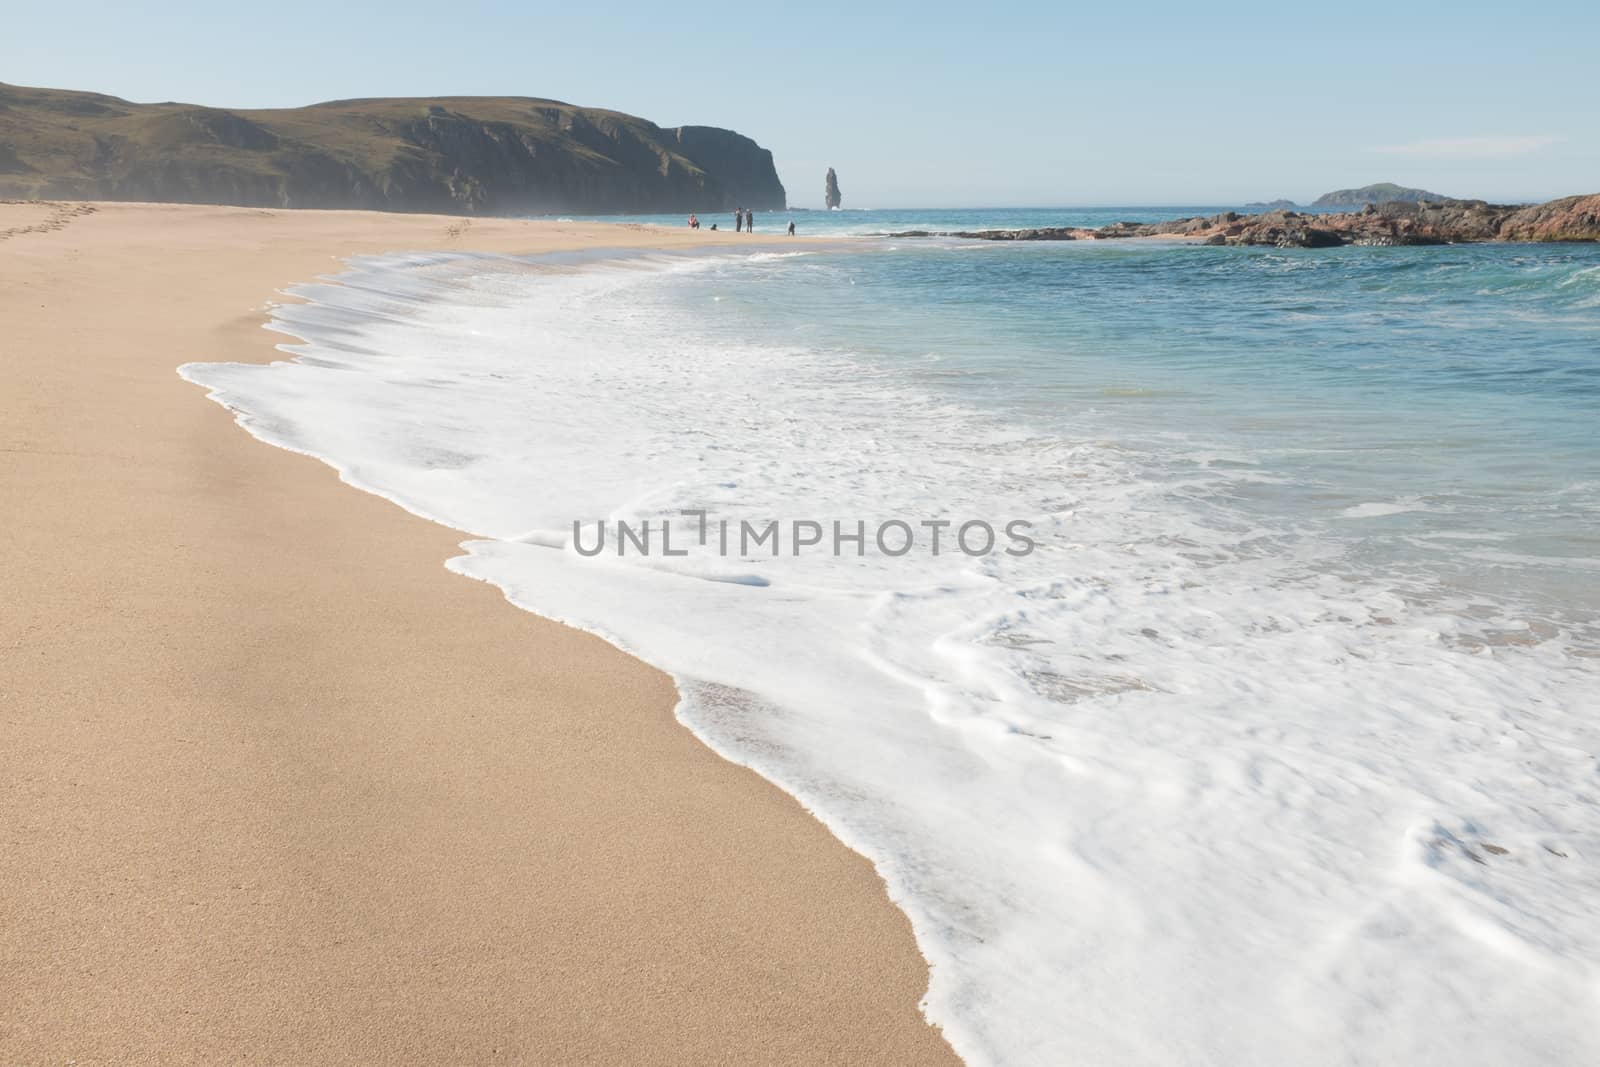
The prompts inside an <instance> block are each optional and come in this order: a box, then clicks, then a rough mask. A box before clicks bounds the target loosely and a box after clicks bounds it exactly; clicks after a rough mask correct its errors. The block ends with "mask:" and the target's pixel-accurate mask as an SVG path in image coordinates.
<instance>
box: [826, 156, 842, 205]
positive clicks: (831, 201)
mask: <svg viewBox="0 0 1600 1067" xmlns="http://www.w3.org/2000/svg"><path fill="white" fill-rule="evenodd" d="M822 200H823V203H824V204H825V205H826V206H827V208H828V210H829V211H832V210H833V209H834V208H836V207H838V206H839V201H840V197H839V176H838V175H837V174H835V173H834V172H833V168H832V167H829V168H828V178H827V182H826V183H825V184H824V186H823V190H822Z"/></svg>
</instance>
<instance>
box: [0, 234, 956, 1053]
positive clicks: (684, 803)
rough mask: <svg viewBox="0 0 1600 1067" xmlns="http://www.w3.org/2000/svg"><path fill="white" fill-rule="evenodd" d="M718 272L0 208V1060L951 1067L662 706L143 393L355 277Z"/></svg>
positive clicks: (905, 973)
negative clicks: (279, 312) (270, 309)
mask: <svg viewBox="0 0 1600 1067" xmlns="http://www.w3.org/2000/svg"><path fill="white" fill-rule="evenodd" d="M773 230H774V231H775V230H776V226H774V227H773ZM757 239H758V240H759V239H760V238H759V237H758V238H757ZM718 241H720V242H722V243H725V244H729V245H733V244H735V243H736V242H740V241H745V242H748V241H749V238H743V237H740V236H735V235H733V234H726V233H718V234H712V233H709V232H708V231H706V230H701V231H699V232H697V233H692V234H691V233H690V232H689V231H688V230H687V229H685V230H682V231H669V230H662V229H655V228H647V227H639V226H612V225H604V224H587V223H585V224H563V223H541V222H517V221H504V220H471V221H468V220H465V219H459V218H445V217H438V216H426V215H382V214H375V213H361V212H314V211H305V212H289V211H275V210H255V209H239V208H223V207H190V206H171V205H135V204H98V205H93V206H92V210H91V206H88V205H38V204H4V205H0V313H3V317H4V322H5V327H6V328H5V342H4V353H5V355H4V380H5V388H4V389H3V390H0V411H3V417H0V465H3V468H4V472H5V473H4V477H0V494H3V496H0V512H3V514H4V515H5V516H6V519H5V522H4V524H3V527H0V528H3V537H4V541H5V559H6V566H5V569H4V576H3V579H0V603H3V604H4V605H6V607H5V610H4V611H3V612H0V647H3V649H4V656H5V669H4V671H3V674H0V705H3V713H0V790H3V797H4V799H3V809H0V810H3V811H4V815H5V817H4V819H3V820H0V841H3V848H0V854H3V856H4V862H3V863H0V988H3V989H4V990H5V991H6V993H5V996H4V997H0V1060H3V1061H5V1062H7V1063H18V1064H34V1063H41V1064H43V1063H66V1062H76V1063H79V1064H90V1063H141V1062H161V1063H183V1062H202V1061H204V1062H214V1061H218V1060H224V1061H229V1062H240V1061H245V1060H250V1061H254V1062H264V1063H311V1062H387V1063H461V1062H474V1063H477V1062H540V1063H583V1062H594V1063H615V1062H629V1063H686V1062H688V1063H753V1062H761V1063H830V1062H833V1063H868V1062H892V1063H917V1064H933V1063H940V1062H954V1056H953V1054H952V1053H951V1052H950V1051H949V1049H948V1047H947V1046H946V1045H945V1043H944V1041H943V1039H942V1038H941V1036H940V1034H939V1032H938V1031H937V1030H936V1029H934V1028H933V1027H931V1026H929V1025H928V1024H927V1022H926V1021H925V1020H924V1018H923V1017H922V1015H921V1014H920V1013H919V1011H918V1003H919V1000H920V999H921V997H922V996H923V994H924V992H925V990H926V988H927V984H928V968H927V964H926V963H925V961H924V960H923V958H922V957H921V955H919V953H918V950H917V946H916V944H915V943H914V942H913V939H912V932H911V926H910V924H909V923H908V921H907V919H906V918H905V916H904V915H903V914H902V913H901V912H900V911H898V910H897V909H896V908H895V907H894V906H893V905H892V904H891V903H890V901H889V899H888V898H887V896H886V894H885V889H884V884H883V882H882V880H881V879H880V878H879V877H878V876H877V874H876V873H875V872H874V870H873V867H872V866H871V864H869V863H868V861H867V860H865V859H863V858H862V857H861V856H860V855H857V854H856V853H854V852H852V851H850V850H849V849H847V848H846V847H845V846H844V845H843V844H841V843H840V842H839V840H837V839H836V838H835V837H834V836H833V835H832V834H831V833H830V832H829V831H828V830H827V829H826V828H825V827H824V826H823V825H822V824H821V823H819V822H817V821H816V820H815V819H813V818H812V817H811V816H810V815H809V814H808V813H807V812H806V811H805V810H804V809H803V808H802V806H801V805H800V804H799V803H798V802H796V801H795V800H794V799H792V798H791V797H790V796H788V795H786V794H785V793H783V792H781V791H780V790H779V789H778V788H776V787H775V786H773V785H771V784H769V783H768V782H766V781H764V780H763V779H761V778H760V777H758V776H757V775H756V774H754V773H753V772H751V771H749V770H746V769H744V768H741V767H738V766H735V765H734V764H732V763H729V762H726V761H724V760H723V759H722V758H720V757H719V756H717V755H715V754H714V753H713V752H712V751H711V750H710V749H708V748H706V747H705V746H704V745H703V744H701V742H700V741H698V740H696V739H695V738H694V737H693V736H692V735H691V734H690V733H689V732H688V731H687V730H685V729H684V728H683V727H682V726H680V725H679V724H678V722H677V721H676V720H675V719H674V716H673V708H674V705H675V702H676V694H675V692H674V688H673V685H672V683H671V681H670V679H669V678H668V677H667V676H666V675H664V674H662V673H660V672H658V671H656V670H653V669H651V668H649V667H646V666H645V665H643V664H642V663H640V662H638V661H637V660H634V659H632V658H630V657H628V656H626V655H624V654H622V653H621V652H619V651H617V650H616V649H614V648H613V647H611V646H610V645H607V644H606V643H604V642H603V641H601V640H599V639H598V638H596V637H593V636H591V635H588V634H585V633H581V632H579V631H577V630H572V629H568V628H566V627H563V626H561V625H558V624H556V623H553V622H549V621H546V620H543V619H540V618H538V617H536V616H534V615H532V614H530V613H527V612H524V611H519V610H517V609H515V608H513V607H512V606H510V605H508V604H507V603H506V602H505V600H504V598H503V597H502V595H501V593H500V592H499V590H497V589H495V588H494V587H492V586H490V585H487V584H484V583H480V582H472V581H465V580H463V579H462V578H461V577H458V576H456V575H453V574H451V573H449V572H448V571H447V570H446V569H445V567H444V566H443V563H444V561H445V560H446V559H449V558H451V557H452V556H456V555H458V554H459V551H458V549H457V547H456V545H457V544H458V542H460V541H461V540H462V535H461V534H459V533H457V532H455V531H452V530H450V529H447V528H445V527H443V526H440V525H436V524H433V523H430V522H427V521H425V520H423V519H421V518H418V517H416V516H414V515H410V514H407V513H406V512H404V511H403V510H401V509H400V508H398V507H395V506H394V505H393V504H391V503H389V502H388V501H386V500H383V499H380V498H378V497H376V496H372V495H368V494H365V493H361V492H357V491H355V490H354V489H352V488H350V487H348V486H345V485H343V484H341V483H340V481H339V478H338V476H337V475H336V474H335V473H334V472H333V471H332V470H330V469H329V468H328V467H327V466H325V465H323V464H322V463H319V462H318V461H317V460H315V459H313V458H310V457H307V456H300V455H295V454H292V453H290V452H287V451H283V450H281V449H275V448H268V447H265V446H263V445H262V444H260V443H258V442H257V441H255V440H253V439H251V438H250V437H249V436H247V435H246V434H244V433H242V432H240V430H239V429H238V428H237V427H236V426H235V425H234V424H233V420H232V419H231V418H230V415H229V413H228V412H227V411H226V410H224V409H223V408H222V407H219V406H218V405H216V404H213V403H210V402H208V401H207V400H206V399H205V396H204V393H203V392H202V391H201V390H199V389H197V388H196V387H195V386H194V385H192V384H190V383H188V382H185V381H184V380H182V379H181V378H180V377H179V376H178V374H177V373H176V371H175V368H176V367H177V366H178V365H179V364H183V363H186V362H190V361H196V360H199V361H214V360H215V361H232V362H266V361H270V360H272V359H274V358H279V357H278V354H277V353H276V352H275V351H274V349H273V345H274V344H275V343H278V342H280V341H283V340H284V338H283V337H282V335H278V334H272V333H269V332H267V331H264V330H262V329H261V328H260V327H261V325H262V323H263V321H264V319H265V314H266V312H265V307H266V305H267V304H268V303H269V302H272V301H275V300H279V299H281V298H280V297H278V296H277V295H276V294H277V292H278V291H279V290H281V289H282V288H284V287H285V286H288V285H290V284H293V283H297V282H306V281H309V280H311V279H312V278H314V277H316V276H318V275H323V274H331V273H337V272H338V271H340V270H341V267H342V264H343V262H344V260H345V258H346V257H350V256H354V255H361V254H373V253H382V252H421V251H429V250H455V251H475V252H489V253H517V254H523V253H537V252H547V251H556V250H577V249H590V248H634V249H642V248H653V249H674V248H688V247H691V246H704V245H709V244H712V243H714V242H718Z"/></svg>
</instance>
